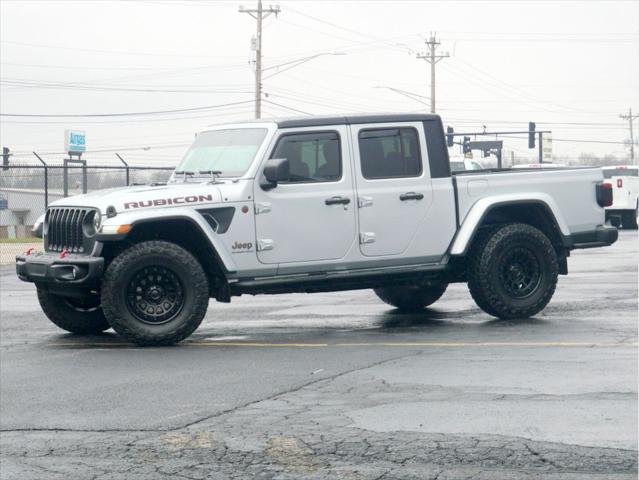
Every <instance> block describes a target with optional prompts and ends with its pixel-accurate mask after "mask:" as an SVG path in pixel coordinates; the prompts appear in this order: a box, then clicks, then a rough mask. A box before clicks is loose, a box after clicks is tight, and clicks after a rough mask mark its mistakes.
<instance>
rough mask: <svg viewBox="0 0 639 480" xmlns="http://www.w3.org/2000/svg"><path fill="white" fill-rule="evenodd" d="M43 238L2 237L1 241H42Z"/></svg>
mask: <svg viewBox="0 0 639 480" xmlns="http://www.w3.org/2000/svg"><path fill="white" fill-rule="evenodd" d="M40 242H42V239H41V238H38V237H25V238H0V243H40Z"/></svg>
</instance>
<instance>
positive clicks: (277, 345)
mask: <svg viewBox="0 0 639 480" xmlns="http://www.w3.org/2000/svg"><path fill="white" fill-rule="evenodd" d="M637 345H638V343H637V342H629V343H614V342H352V343H266V342H224V341H221V342H198V341H194V342H186V343H183V344H182V346H185V347H257V348H281V347H284V348H286V347H288V348H327V347H408V348H411V347H412V348H416V347H431V348H476V347H559V348H562V347H589V348H590V347H600V348H601V347H604V348H615V347H636V346H637ZM49 346H50V347H109V348H131V347H136V345H134V344H132V343H106V342H98V343H73V342H51V343H49Z"/></svg>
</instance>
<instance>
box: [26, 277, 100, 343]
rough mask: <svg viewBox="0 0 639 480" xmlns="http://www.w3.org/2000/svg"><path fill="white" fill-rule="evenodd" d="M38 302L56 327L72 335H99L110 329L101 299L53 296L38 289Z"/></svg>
mask: <svg viewBox="0 0 639 480" xmlns="http://www.w3.org/2000/svg"><path fill="white" fill-rule="evenodd" d="M37 291H38V301H39V302H40V307H42V311H43V312H44V314H45V315H46V316H47V317H48V318H49V320H51V322H53V323H54V324H55V325H56V326H58V327H60V328H61V329H63V330H66V331H67V332H70V333H77V334H85V335H86V334H97V333H102V332H104V331H105V330H108V329H109V322H107V320H106V318H105V317H104V312H103V311H102V307H101V306H100V299H99V298H98V297H97V296H96V297H94V298H93V297H87V298H72V297H62V296H60V295H53V294H51V293H49V292H48V291H47V290H46V289H44V288H42V287H37Z"/></svg>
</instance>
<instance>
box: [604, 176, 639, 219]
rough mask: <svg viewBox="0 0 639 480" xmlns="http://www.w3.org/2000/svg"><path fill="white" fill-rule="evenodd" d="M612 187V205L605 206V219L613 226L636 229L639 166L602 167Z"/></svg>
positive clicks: (638, 207)
mask: <svg viewBox="0 0 639 480" xmlns="http://www.w3.org/2000/svg"><path fill="white" fill-rule="evenodd" d="M602 168H603V172H604V178H605V179H606V182H607V183H610V185H611V187H610V188H612V205H610V206H609V207H606V220H608V221H610V223H612V225H614V226H622V227H623V228H630V229H636V228H637V217H638V216H639V167H637V166H632V165H618V166H613V167H602Z"/></svg>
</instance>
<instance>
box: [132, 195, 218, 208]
mask: <svg viewBox="0 0 639 480" xmlns="http://www.w3.org/2000/svg"><path fill="white" fill-rule="evenodd" d="M212 201H213V195H210V194H209V195H189V196H188V197H173V198H158V199H156V200H141V201H139V202H126V203H125V204H124V209H125V210H127V209H130V208H146V207H163V206H166V205H182V204H184V203H199V202H212Z"/></svg>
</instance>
